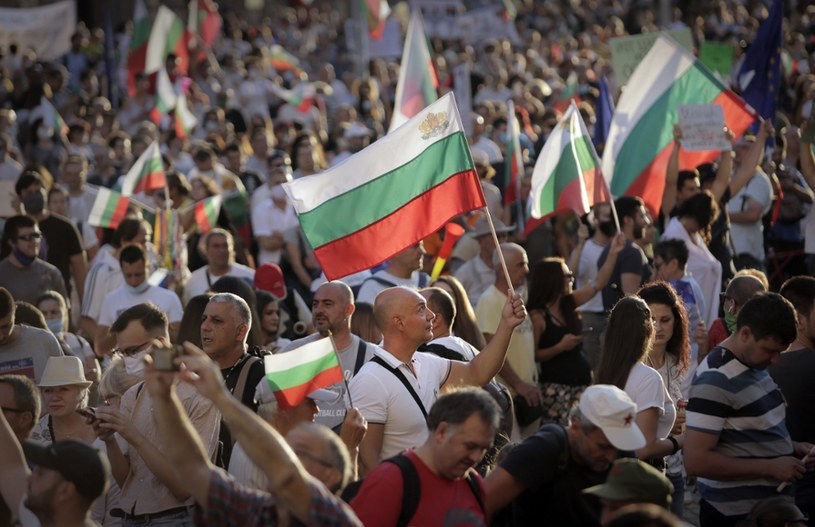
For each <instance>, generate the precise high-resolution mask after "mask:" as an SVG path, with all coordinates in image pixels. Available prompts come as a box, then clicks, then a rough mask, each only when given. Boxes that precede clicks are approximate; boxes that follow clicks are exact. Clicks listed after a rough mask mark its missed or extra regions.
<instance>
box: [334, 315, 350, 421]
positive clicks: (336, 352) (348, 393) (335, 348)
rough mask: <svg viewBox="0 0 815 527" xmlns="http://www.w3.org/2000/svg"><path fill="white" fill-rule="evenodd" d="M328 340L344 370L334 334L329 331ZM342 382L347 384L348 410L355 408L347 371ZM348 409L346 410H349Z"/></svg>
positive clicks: (343, 373)
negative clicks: (346, 376) (346, 375)
mask: <svg viewBox="0 0 815 527" xmlns="http://www.w3.org/2000/svg"><path fill="white" fill-rule="evenodd" d="M328 339H329V340H330V341H331V349H333V350H334V356H335V357H337V364H339V365H340V370H342V362H341V361H340V354H339V352H338V351H337V345H336V344H335V343H334V334H333V333H331V330H330V329H329V330H328ZM342 382H343V383H344V384H345V393H346V394H347V395H348V408H353V407H354V401H352V400H351V388H350V387H349V386H348V379H346V378H345V371H343V372H342ZM348 408H346V410H347V409H348Z"/></svg>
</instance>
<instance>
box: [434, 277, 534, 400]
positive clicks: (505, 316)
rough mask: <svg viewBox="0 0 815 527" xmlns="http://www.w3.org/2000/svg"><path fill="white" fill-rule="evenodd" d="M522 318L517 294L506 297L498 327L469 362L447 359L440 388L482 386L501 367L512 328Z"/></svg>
mask: <svg viewBox="0 0 815 527" xmlns="http://www.w3.org/2000/svg"><path fill="white" fill-rule="evenodd" d="M525 319H526V308H525V307H524V302H523V300H521V297H520V295H518V294H517V293H515V295H513V296H508V297H507V301H506V303H505V304H504V309H503V311H502V313H501V322H499V323H498V329H496V330H495V334H494V335H493V336H492V339H490V341H489V342H488V343H487V345H486V347H485V348H484V349H483V350H482V351H481V353H479V354H478V355H476V356H475V358H474V359H473V360H472V361H470V362H460V361H451V362H452V366H451V367H450V375H449V376H448V377H447V382H445V383H444V385H443V386H442V389H444V388H449V387H450V386H484V385H485V384H487V383H488V382H489V381H490V379H492V378H493V377H495V375H496V374H497V373H498V372H499V371H500V370H501V368H502V367H503V366H504V359H505V358H506V356H507V348H508V347H509V340H510V339H511V338H512V330H514V329H515V328H516V327H517V326H518V325H520V324H521V323H522V322H523V321H524V320H525Z"/></svg>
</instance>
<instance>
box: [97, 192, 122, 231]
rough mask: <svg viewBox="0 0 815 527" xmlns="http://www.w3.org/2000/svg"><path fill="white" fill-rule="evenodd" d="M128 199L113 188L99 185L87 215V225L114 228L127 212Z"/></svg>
mask: <svg viewBox="0 0 815 527" xmlns="http://www.w3.org/2000/svg"><path fill="white" fill-rule="evenodd" d="M129 204H130V200H129V199H128V198H126V197H125V196H122V195H121V194H119V193H118V192H116V191H115V190H110V189H109V188H105V187H99V188H98V189H97V192H96V199H94V201H93V207H91V212H90V214H89V215H88V225H93V226H94V227H104V228H108V229H115V228H116V227H118V226H119V224H120V223H121V222H122V220H123V219H124V217H125V214H127V207H128V205H129Z"/></svg>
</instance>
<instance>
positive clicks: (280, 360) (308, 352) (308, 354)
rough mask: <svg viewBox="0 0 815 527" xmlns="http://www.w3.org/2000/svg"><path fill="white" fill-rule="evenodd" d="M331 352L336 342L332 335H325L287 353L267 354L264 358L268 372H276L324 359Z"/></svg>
mask: <svg viewBox="0 0 815 527" xmlns="http://www.w3.org/2000/svg"><path fill="white" fill-rule="evenodd" d="M331 353H334V344H333V343H332V342H331V338H330V337H325V338H322V339H320V340H316V341H314V342H309V343H308V344H306V345H304V346H300V347H299V348H295V349H293V350H290V351H289V352H287V353H278V354H277V355H266V357H264V358H263V362H264V364H265V366H266V373H274V372H281V371H287V370H290V369H292V368H296V367H297V366H300V365H302V364H307V363H309V362H313V361H315V360H318V359H322V358H323V357H325V356H326V355H329V354H331Z"/></svg>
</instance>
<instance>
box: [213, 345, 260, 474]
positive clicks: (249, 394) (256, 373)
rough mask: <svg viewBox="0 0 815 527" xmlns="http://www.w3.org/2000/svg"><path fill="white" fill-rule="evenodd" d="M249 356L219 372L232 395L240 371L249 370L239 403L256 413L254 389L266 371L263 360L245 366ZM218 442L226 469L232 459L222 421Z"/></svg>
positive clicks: (228, 433)
mask: <svg viewBox="0 0 815 527" xmlns="http://www.w3.org/2000/svg"><path fill="white" fill-rule="evenodd" d="M251 356H252V355H248V354H247V355H244V357H243V358H242V359H241V361H240V362H238V363H237V364H236V366H235V367H233V368H226V369H223V370H221V375H223V377H224V381H225V383H226V388H227V389H228V390H229V392H230V393H232V394H233V395H234V394H235V388H236V385H237V384H238V379H239V378H240V372H241V370H242V369H243V368H249V372H248V373H247V375H246V384H245V385H244V388H243V394H242V395H241V403H243V405H244V406H247V407H249V408H251V409H252V411H253V412H256V411H257V409H258V405H257V403H256V402H255V388H257V385H258V383H260V381H261V379H263V376H264V375H266V369H265V366H264V365H263V359H260V360H256V361H253V363H252V364H250V365H248V366H247V361H248V360H249V358H250V357H251ZM218 441H220V442H221V443H222V444H223V451H222V459H223V462H224V465H225V466H226V467H228V466H229V459H230V458H231V457H232V434H231V433H230V432H229V428H227V426H226V423H224V422H223V420H221V430H220V432H219V434H218Z"/></svg>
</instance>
